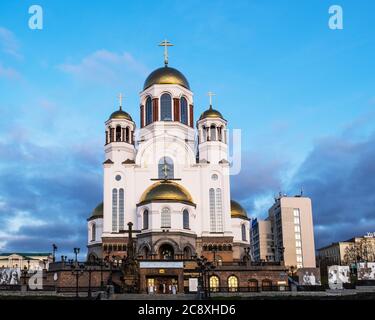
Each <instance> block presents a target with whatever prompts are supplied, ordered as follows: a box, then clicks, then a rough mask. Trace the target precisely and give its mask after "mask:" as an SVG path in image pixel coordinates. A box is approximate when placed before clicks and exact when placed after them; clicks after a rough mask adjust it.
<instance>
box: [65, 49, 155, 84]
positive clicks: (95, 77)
mask: <svg viewBox="0 0 375 320" xmlns="http://www.w3.org/2000/svg"><path fill="white" fill-rule="evenodd" d="M58 69H59V70H61V71H63V72H65V73H67V74H70V75H71V76H73V77H75V78H76V79H78V80H83V81H86V82H96V83H101V84H102V83H108V82H110V83H115V82H118V81H120V80H121V79H123V78H129V79H131V78H133V77H137V78H144V77H145V76H146V75H147V74H148V69H147V68H146V67H145V66H144V65H143V64H142V63H140V62H138V61H137V60H136V59H134V57H133V56H132V55H131V54H130V53H128V52H123V53H121V54H119V53H114V52H110V51H108V50H98V51H95V52H93V53H91V54H90V55H88V56H86V57H84V58H83V59H82V60H81V62H80V63H78V64H72V63H64V64H61V65H59V66H58Z"/></svg>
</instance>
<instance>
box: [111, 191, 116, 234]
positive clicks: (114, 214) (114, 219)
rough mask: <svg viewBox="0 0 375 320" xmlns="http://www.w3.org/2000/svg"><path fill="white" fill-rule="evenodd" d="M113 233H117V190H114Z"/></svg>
mask: <svg viewBox="0 0 375 320" xmlns="http://www.w3.org/2000/svg"><path fill="white" fill-rule="evenodd" d="M112 231H113V232H117V189H112Z"/></svg>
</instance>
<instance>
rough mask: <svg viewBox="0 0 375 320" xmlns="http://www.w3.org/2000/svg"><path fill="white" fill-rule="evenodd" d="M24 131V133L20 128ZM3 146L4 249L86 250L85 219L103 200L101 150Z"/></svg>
mask: <svg viewBox="0 0 375 320" xmlns="http://www.w3.org/2000/svg"><path fill="white" fill-rule="evenodd" d="M21 131H22V130H21ZM6 138H7V139H4V140H3V141H4V142H0V168H1V171H0V195H1V196H0V224H1V226H2V228H1V231H0V250H1V251H48V250H51V248H50V247H51V244H52V243H56V244H57V245H58V246H59V248H60V250H61V252H70V251H71V249H72V247H75V246H80V247H81V248H82V251H84V248H85V247H86V241H87V240H86V218H87V217H88V216H89V215H90V212H91V211H92V209H93V208H94V207H95V206H96V205H97V203H99V202H100V201H102V191H101V189H102V173H101V166H100V163H101V153H100V150H101V149H100V146H99V145H98V146H96V145H92V144H91V142H87V143H88V144H89V145H91V148H92V149H93V150H97V152H93V151H92V149H91V148H88V147H86V146H85V145H79V144H76V145H73V146H68V147H63V146H61V145H52V146H41V145H38V144H37V143H36V142H34V140H33V139H32V138H31V137H30V136H29V137H28V138H26V137H23V139H21V140H17V143H14V139H12V138H10V136H8V137H6Z"/></svg>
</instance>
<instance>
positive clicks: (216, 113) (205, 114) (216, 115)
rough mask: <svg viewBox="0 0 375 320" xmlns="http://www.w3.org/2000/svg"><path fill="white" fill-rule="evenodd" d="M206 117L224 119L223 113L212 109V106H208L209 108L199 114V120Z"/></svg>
mask: <svg viewBox="0 0 375 320" xmlns="http://www.w3.org/2000/svg"><path fill="white" fill-rule="evenodd" d="M207 118H220V119H224V118H223V115H222V114H221V113H220V112H219V111H217V110H215V109H212V107H210V109H208V110H206V111H205V112H203V113H202V114H201V116H200V118H199V120H202V119H207Z"/></svg>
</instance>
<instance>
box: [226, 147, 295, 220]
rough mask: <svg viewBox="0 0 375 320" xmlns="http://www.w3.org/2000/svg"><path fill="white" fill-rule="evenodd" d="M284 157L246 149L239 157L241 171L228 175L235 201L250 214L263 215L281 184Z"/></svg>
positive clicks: (285, 169)
mask: <svg viewBox="0 0 375 320" xmlns="http://www.w3.org/2000/svg"><path fill="white" fill-rule="evenodd" d="M288 167H289V163H288V161H286V160H284V159H280V158H275V157H268V156H267V155H266V154H260V153H258V152H248V153H245V154H244V155H243V157H242V164H241V168H242V169H241V172H240V173H239V174H238V175H236V176H233V177H232V178H231V194H232V198H233V200H236V201H239V202H240V203H241V204H242V205H243V206H244V207H245V208H246V209H247V211H248V214H249V215H250V216H251V217H254V216H259V217H260V218H265V217H266V215H267V210H268V208H270V207H271V205H272V203H273V197H274V195H275V194H278V192H279V191H280V190H282V188H283V174H284V172H285V171H287V170H288Z"/></svg>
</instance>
